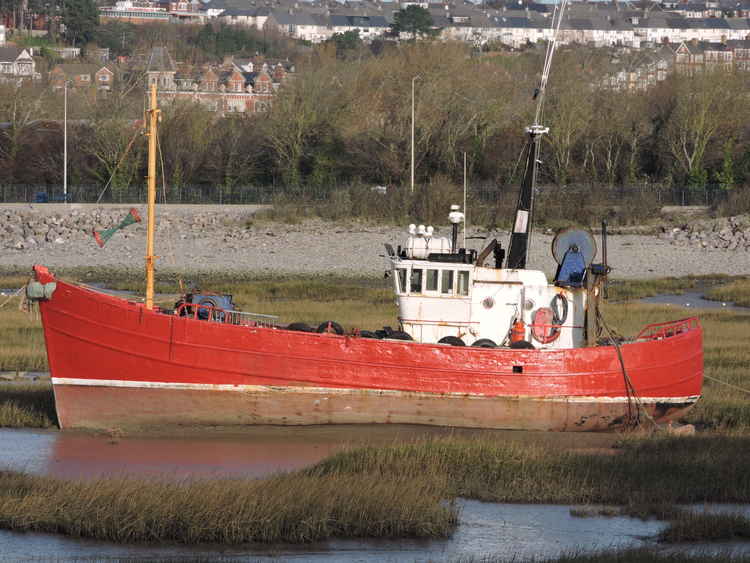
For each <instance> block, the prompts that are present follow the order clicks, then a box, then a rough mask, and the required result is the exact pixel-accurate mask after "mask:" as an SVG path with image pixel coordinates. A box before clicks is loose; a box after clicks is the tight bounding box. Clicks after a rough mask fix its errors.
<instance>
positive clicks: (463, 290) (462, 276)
mask: <svg viewBox="0 0 750 563" xmlns="http://www.w3.org/2000/svg"><path fill="white" fill-rule="evenodd" d="M458 294H459V295H469V272H467V271H466V270H462V271H460V272H458Z"/></svg>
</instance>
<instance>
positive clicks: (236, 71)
mask: <svg viewBox="0 0 750 563" xmlns="http://www.w3.org/2000/svg"><path fill="white" fill-rule="evenodd" d="M147 60H148V63H147V66H146V71H145V72H146V83H147V84H149V85H150V84H157V85H158V96H159V99H160V100H161V101H163V102H165V103H172V102H176V101H183V102H194V103H198V104H201V105H203V106H204V107H206V108H207V109H209V110H210V111H215V112H217V113H220V114H222V115H227V114H248V113H261V112H265V111H268V110H269V109H270V107H271V104H272V102H273V97H274V95H275V93H276V90H277V89H278V88H279V86H280V85H281V84H282V83H283V82H285V81H286V79H287V77H288V73H289V72H291V71H293V67H291V66H290V65H288V64H287V65H285V64H283V63H280V62H279V63H271V64H269V63H268V62H261V61H251V60H249V59H237V60H232V61H229V60H227V61H225V64H224V65H222V66H210V65H206V66H203V67H199V68H196V67H190V66H188V65H182V64H175V63H174V61H172V59H171V57H170V56H169V52H168V51H167V49H165V48H164V47H155V48H154V49H152V51H151V53H150V54H149V56H148V59H147Z"/></svg>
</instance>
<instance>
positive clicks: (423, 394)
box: [27, 49, 703, 430]
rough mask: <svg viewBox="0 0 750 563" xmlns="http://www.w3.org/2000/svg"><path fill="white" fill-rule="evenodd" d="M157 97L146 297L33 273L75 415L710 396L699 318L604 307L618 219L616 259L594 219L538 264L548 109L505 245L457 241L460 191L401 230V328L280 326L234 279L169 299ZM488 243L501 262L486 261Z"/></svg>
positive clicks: (510, 411) (650, 410)
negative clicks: (534, 255)
mask: <svg viewBox="0 0 750 563" xmlns="http://www.w3.org/2000/svg"><path fill="white" fill-rule="evenodd" d="M552 51H554V49H552ZM550 56H551V54H550ZM545 68H548V64H545ZM545 80H546V79H545V78H544V77H543V82H542V87H541V91H542V92H543V89H544V88H543V86H544V81H545ZM542 97H543V95H542ZM155 100H156V93H155V88H153V89H152V106H151V110H150V116H151V117H150V122H151V133H150V135H149V141H150V143H151V145H152V146H151V150H150V151H149V215H148V222H147V227H148V229H149V231H148V239H147V257H146V268H147V269H146V271H147V276H146V277H147V285H146V288H147V289H146V300H145V303H139V302H135V301H129V300H127V299H123V298H119V297H114V296H111V295H107V294H104V293H102V292H100V291H97V290H94V289H92V288H87V287H83V286H80V285H74V284H70V283H66V282H64V281H62V280H58V279H57V278H55V277H54V275H53V274H51V273H50V272H49V271H48V270H47V269H46V268H44V267H43V266H35V268H34V275H35V280H34V281H33V282H30V283H29V285H28V286H27V295H28V297H29V299H31V300H36V301H39V303H40V310H41V315H42V323H43V325H44V334H45V339H46V345H47V356H48V359H49V366H50V371H51V375H52V383H53V386H54V391H55V401H56V404H57V412H58V418H59V421H60V425H61V427H62V428H76V427H87V428H112V427H128V428H134V427H145V426H149V427H151V426H154V425H164V424H172V425H189V424H198V425H245V424H329V423H389V422H390V423H412V424H432V425H445V426H462V427H477V428H504V429H536V430H611V429H617V428H622V427H624V426H630V425H634V424H637V423H638V422H639V421H640V420H643V419H650V420H652V421H653V422H656V423H663V422H668V421H671V420H674V419H676V418H678V417H680V416H682V415H683V414H684V413H685V412H686V411H687V410H688V409H690V408H691V407H692V405H693V404H695V402H696V401H697V400H698V399H699V397H700V394H701V387H702V383H703V349H702V332H701V328H700V325H699V322H698V320H697V319H696V318H688V319H681V320H677V321H670V322H666V323H662V324H654V325H649V326H647V327H645V328H644V329H643V330H642V331H641V332H640V334H638V335H637V336H636V337H634V338H632V339H629V340H623V339H621V338H619V337H617V336H615V335H614V332H613V331H611V330H610V329H609V327H608V326H607V325H606V324H605V323H604V322H603V319H602V317H601V314H600V312H599V300H600V298H601V297H602V294H603V293H604V288H605V284H606V280H607V275H608V273H609V266H608V265H607V257H606V226H605V225H603V228H602V243H603V256H602V258H603V263H600V264H595V263H594V262H593V260H594V258H595V257H596V253H597V248H596V242H595V240H594V238H593V236H591V235H590V234H588V233H587V232H584V231H572V230H571V231H564V232H562V233H560V234H559V235H558V236H557V237H556V239H555V242H554V243H553V249H552V250H553V254H554V256H555V258H556V260H557V262H558V264H559V268H558V271H557V274H556V275H555V278H554V280H553V282H552V283H549V282H548V281H547V278H546V276H545V274H544V273H543V272H541V271H536V270H530V269H527V268H526V258H527V254H528V241H529V238H530V236H531V225H532V217H533V196H534V185H535V180H536V167H537V163H538V162H539V138H540V137H541V135H543V134H544V133H546V131H547V130H546V128H544V127H541V126H540V125H533V126H531V127H529V128H528V129H527V134H528V142H527V145H526V149H525V151H526V155H525V163H526V168H525V170H524V177H523V181H522V184H521V190H520V194H519V200H518V205H517V208H516V215H515V220H514V223H513V229H512V233H511V238H510V245H509V249H508V255H507V260H506V253H505V251H504V250H503V249H502V248H501V246H500V244H499V243H498V242H497V241H496V240H493V241H491V242H490V243H489V244H488V245H487V246H486V247H485V248H484V250H482V251H481V252H479V253H477V252H476V251H474V250H467V249H466V248H459V245H458V231H459V226H460V224H461V223H462V222H463V219H464V217H463V214H462V213H461V212H460V211H459V210H458V208H457V207H456V206H454V208H453V209H452V211H451V213H450V216H449V219H450V221H451V223H452V224H453V228H452V236H451V238H450V240H449V239H448V238H441V237H436V236H434V229H433V228H432V227H429V226H428V227H425V226H423V225H419V226H416V225H411V226H410V228H409V237H408V239H407V241H406V244H405V246H404V247H398V248H397V249H396V250H394V249H393V247H392V246H390V245H386V250H387V253H388V259H389V261H390V266H391V271H392V274H393V282H394V291H395V293H396V295H397V298H398V302H399V309H400V317H399V330H395V331H393V330H389V329H383V330H380V331H375V332H368V331H361V332H360V331H355V332H353V333H351V334H343V330H342V329H341V328H340V327H339V326H338V325H337V324H336V323H332V322H328V323H322V324H321V326H320V327H318V332H312V331H310V330H309V327H306V326H303V325H300V323H293V324H291V325H287V326H279V325H277V324H276V323H275V321H274V320H273V319H270V318H268V317H264V316H260V315H253V314H251V313H242V312H239V311H236V310H234V307H233V304H232V302H231V297H230V296H217V295H212V294H202V293H200V292H192V293H190V294H186V295H185V298H184V299H183V301H182V302H181V303H179V304H178V305H177V306H176V307H175V308H174V309H170V310H163V309H159V308H155V307H154V306H153V261H154V256H153V226H154V222H155V221H154V200H155V137H156V136H155V127H156V122H157V117H158V110H157V109H156V101H155ZM537 115H539V112H538V113H537ZM123 224H125V223H123ZM113 233H114V230H111V231H110V232H108V233H107V236H108V237H109V236H111V235H112V234H113ZM490 257H492V258H494V265H492V266H485V262H486V261H487V260H488V259H489V258H490Z"/></svg>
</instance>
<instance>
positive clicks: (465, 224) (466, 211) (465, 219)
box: [463, 151, 469, 248]
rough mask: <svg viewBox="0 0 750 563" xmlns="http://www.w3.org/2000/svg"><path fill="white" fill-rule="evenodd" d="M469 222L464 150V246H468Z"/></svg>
mask: <svg viewBox="0 0 750 563" xmlns="http://www.w3.org/2000/svg"><path fill="white" fill-rule="evenodd" d="M468 224H469V211H468V209H467V208H466V151H464V245H463V246H464V248H466V227H467V225H468Z"/></svg>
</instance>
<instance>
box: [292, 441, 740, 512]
mask: <svg viewBox="0 0 750 563" xmlns="http://www.w3.org/2000/svg"><path fill="white" fill-rule="evenodd" d="M748 464H750V437H748V436H727V435H698V436H692V437H651V438H647V439H646V438H637V439H636V438H631V439H626V440H623V441H622V442H621V444H620V449H619V453H618V454H617V455H602V454H601V453H585V452H580V451H579V452H576V451H571V450H568V451H564V450H563V451H552V450H550V449H549V448H543V447H541V446H535V445H529V444H509V443H498V442H497V441H495V440H492V439H489V438H474V439H460V438H441V439H433V440H426V441H422V442H417V443H411V444H394V445H392V446H388V447H363V448H358V449H354V450H350V451H344V452H341V453H338V454H335V455H333V456H331V457H329V458H327V459H325V460H323V461H321V462H320V463H318V464H316V465H314V466H312V467H310V468H308V469H307V470H306V471H305V473H306V474H308V475H310V476H316V477H318V476H320V477H322V476H325V475H336V474H342V473H343V474H363V475H364V474H367V475H370V476H371V478H373V479H376V480H379V479H382V480H388V479H391V478H395V477H414V478H418V477H419V476H420V475H422V474H426V475H433V474H437V475H445V476H446V481H447V483H448V484H449V487H450V494H451V495H452V496H462V497H467V498H472V499H477V500H482V501H492V502H526V503H528V502H531V503H553V504H616V505H649V504H664V505H671V504H677V503H700V502H748V501H750V472H748V471H747V467H748V466H750V465H748Z"/></svg>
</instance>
